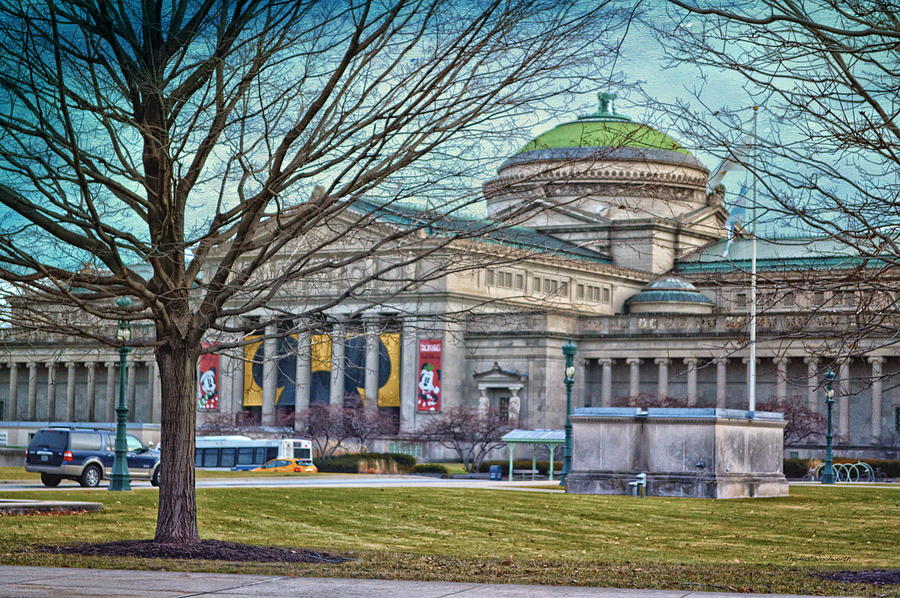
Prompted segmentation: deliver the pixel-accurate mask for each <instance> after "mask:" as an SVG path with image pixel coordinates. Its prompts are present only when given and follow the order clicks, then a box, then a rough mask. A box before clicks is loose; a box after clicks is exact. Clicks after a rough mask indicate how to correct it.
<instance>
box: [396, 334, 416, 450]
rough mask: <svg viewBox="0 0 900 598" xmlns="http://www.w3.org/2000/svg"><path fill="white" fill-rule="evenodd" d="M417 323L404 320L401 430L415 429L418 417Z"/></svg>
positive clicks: (409, 430)
mask: <svg viewBox="0 0 900 598" xmlns="http://www.w3.org/2000/svg"><path fill="white" fill-rule="evenodd" d="M416 328H417V325H416V321H415V320H404V321H403V329H402V332H401V343H402V346H401V349H400V350H401V358H400V359H401V361H402V362H403V363H402V367H401V368H400V431H401V432H412V431H413V430H415V417H416V381H417V378H418V371H417V370H418V365H419V364H418V358H419V355H418V348H419V343H418V339H417V331H416Z"/></svg>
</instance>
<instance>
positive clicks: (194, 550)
mask: <svg viewBox="0 0 900 598" xmlns="http://www.w3.org/2000/svg"><path fill="white" fill-rule="evenodd" d="M41 550H44V551H46V552H52V553H54V554H82V555H86V556H131V557H138V558H152V559H206V560H213V561H253V562H260V563H343V562H344V561H348V560H350V559H349V558H347V557H342V556H338V555H336V554H329V553H327V552H313V551H310V550H303V549H300V548H283V547H281V546H256V545H254V544H239V543H237V542H222V541H220V540H200V541H199V542H196V543H193V544H160V543H157V542H153V541H152V540H121V541H119V542H105V543H102V544H92V543H83V544H71V545H68V546H42V547H41Z"/></svg>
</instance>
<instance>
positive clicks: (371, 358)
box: [365, 322, 380, 409]
mask: <svg viewBox="0 0 900 598" xmlns="http://www.w3.org/2000/svg"><path fill="white" fill-rule="evenodd" d="M378 344H379V339H378V324H377V323H376V322H366V376H365V389H366V407H367V408H372V409H376V408H377V407H378V376H379V375H380V372H379V371H378Z"/></svg>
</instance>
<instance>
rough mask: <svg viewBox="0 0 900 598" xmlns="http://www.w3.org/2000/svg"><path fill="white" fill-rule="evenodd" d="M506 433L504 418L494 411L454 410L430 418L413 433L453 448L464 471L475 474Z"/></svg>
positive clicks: (507, 427) (499, 444) (507, 429)
mask: <svg viewBox="0 0 900 598" xmlns="http://www.w3.org/2000/svg"><path fill="white" fill-rule="evenodd" d="M508 431H509V423H508V418H507V417H506V415H505V414H502V413H500V412H499V411H497V410H495V409H490V410H488V411H486V412H483V411H480V410H478V409H467V408H464V407H458V408H455V409H450V410H448V411H446V412H445V413H442V414H441V415H439V416H437V417H435V418H433V419H430V420H429V421H428V423H426V424H425V425H424V426H423V427H422V429H421V430H419V432H418V433H417V434H416V437H417V438H421V439H424V440H432V441H434V442H437V443H439V444H441V445H442V446H445V447H446V448H449V449H453V450H454V451H456V454H457V455H459V460H460V461H461V462H462V464H463V466H464V467H465V468H466V471H468V472H470V473H471V472H475V471H478V468H479V466H480V465H481V462H482V461H484V458H485V457H486V456H487V455H488V453H490V452H491V451H492V450H494V449H495V448H499V447H500V446H501V443H500V438H501V437H502V436H503V434H505V433H506V432H508Z"/></svg>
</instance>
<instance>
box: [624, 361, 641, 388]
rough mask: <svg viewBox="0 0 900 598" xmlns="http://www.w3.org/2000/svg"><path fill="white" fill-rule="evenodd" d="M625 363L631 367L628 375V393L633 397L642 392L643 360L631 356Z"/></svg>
mask: <svg viewBox="0 0 900 598" xmlns="http://www.w3.org/2000/svg"><path fill="white" fill-rule="evenodd" d="M625 363H627V364H628V366H629V367H630V368H631V370H630V372H629V377H628V395H629V397H630V398H633V397H636V396H638V395H639V394H640V393H641V360H640V359H638V358H637V357H629V358H627V359H626V360H625Z"/></svg>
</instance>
